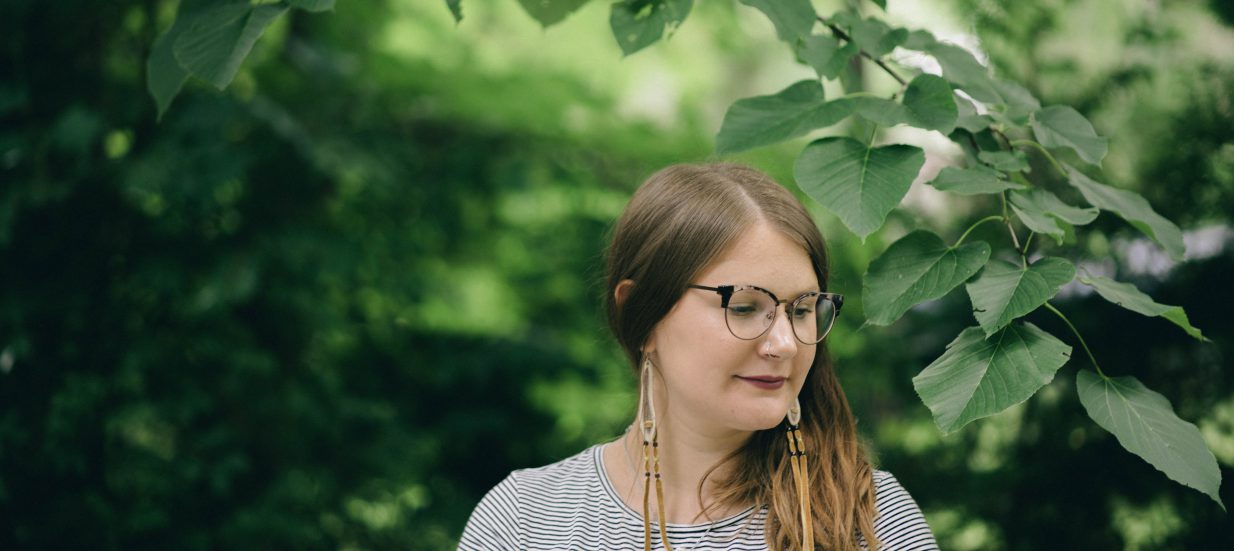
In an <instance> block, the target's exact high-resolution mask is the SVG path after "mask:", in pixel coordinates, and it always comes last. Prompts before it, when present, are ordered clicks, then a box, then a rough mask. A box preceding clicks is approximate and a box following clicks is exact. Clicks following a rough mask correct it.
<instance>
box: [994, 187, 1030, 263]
mask: <svg viewBox="0 0 1234 551" xmlns="http://www.w3.org/2000/svg"><path fill="white" fill-rule="evenodd" d="M998 198H999V200H1001V201H1002V202H1003V221H1005V222H1007V233H1010V234H1011V244H1012V245H1014V246H1015V250H1016V252H1018V253H1020V256H1021V257H1023V256H1024V249H1023V248H1022V247H1020V238H1018V237H1016V236H1015V227H1013V226H1012V225H1011V215H1009V214H1007V192H1006V191H1004V192H1002V193H1000V194H998Z"/></svg>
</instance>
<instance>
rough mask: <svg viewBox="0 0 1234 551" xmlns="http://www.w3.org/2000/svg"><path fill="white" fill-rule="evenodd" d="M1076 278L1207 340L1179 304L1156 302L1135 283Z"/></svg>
mask: <svg viewBox="0 0 1234 551" xmlns="http://www.w3.org/2000/svg"><path fill="white" fill-rule="evenodd" d="M1078 279H1079V280H1080V283H1083V284H1085V285H1088V286H1089V287H1092V288H1093V289H1096V291H1097V294H1099V295H1101V298H1104V299H1106V300H1108V301H1110V302H1113V303H1114V304H1117V305H1119V306H1122V307H1123V308H1126V309H1128V310H1131V311H1132V312H1136V313H1138V314H1143V315H1145V316H1149V317H1154V316H1161V317H1163V318H1165V319H1167V320H1169V321H1170V322H1171V323H1173V324H1174V325H1177V326H1179V327H1181V328H1183V331H1186V332H1187V334H1188V335H1191V336H1192V337H1195V338H1197V339H1199V340H1202V341H1206V342H1207V341H1208V338H1206V337H1205V336H1204V334H1203V333H1201V332H1200V330H1199V329H1197V328H1195V327H1194V326H1192V325H1191V320H1189V319H1187V313H1186V312H1184V311H1183V309H1182V307H1181V306H1170V305H1168V304H1161V303H1158V302H1157V301H1154V300H1153V299H1152V297H1150V296H1148V295H1146V294H1144V292H1143V291H1140V290H1139V289H1137V288H1136V286H1135V285H1132V284H1130V283H1123V282H1120V281H1114V280H1113V279H1110V278H1108V277H1101V276H1096V277H1084V276H1080V277H1079V278H1078Z"/></svg>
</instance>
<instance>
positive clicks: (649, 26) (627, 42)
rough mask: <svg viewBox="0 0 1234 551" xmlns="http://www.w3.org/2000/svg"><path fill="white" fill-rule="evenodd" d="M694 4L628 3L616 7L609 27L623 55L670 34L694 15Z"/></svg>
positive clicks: (666, 0) (674, 0) (682, 0)
mask: <svg viewBox="0 0 1234 551" xmlns="http://www.w3.org/2000/svg"><path fill="white" fill-rule="evenodd" d="M693 5H694V0H624V1H622V2H617V3H614V4H613V9H612V12H610V14H609V19H608V22H609V25H610V26H611V27H612V29H613V37H614V38H616V39H617V45H618V46H621V52H622V54H623V55H630V54H633V53H634V52H637V51H639V50H641V49H643V48H646V47H647V46H650V45H651V44H652V43H654V42H655V41H657V40H659V39H660V37H661V36H664V33H665V32H666V31H667V32H669V33H670V34H671V33H672V32H673V30H675V29H676V28H677V27H678V26H680V25H681V23H682V22H683V21H685V20H686V16H687V15H689V14H690V8H691V7H692V6H693Z"/></svg>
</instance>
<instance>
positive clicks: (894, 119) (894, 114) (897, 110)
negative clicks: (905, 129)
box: [836, 92, 916, 128]
mask: <svg viewBox="0 0 1234 551" xmlns="http://www.w3.org/2000/svg"><path fill="white" fill-rule="evenodd" d="M836 101H837V102H847V103H848V104H850V105H852V111H853V113H854V114H856V115H857V116H859V117H861V118H863V119H865V120H868V121H870V122H872V123H874V124H877V125H879V126H882V127H885V128H891V127H892V126H896V125H899V124H912V123H914V122H916V117H915V115H914V114H913V112H912V111H910V110H909V108H908V106H906V105H904V104H902V103H900V102H898V101H895V100H890V99H887V98H881V97H878V96H875V95H872V94H870V93H868V92H857V93H855V94H849V95H847V96H844V97H842V98H837V99H836Z"/></svg>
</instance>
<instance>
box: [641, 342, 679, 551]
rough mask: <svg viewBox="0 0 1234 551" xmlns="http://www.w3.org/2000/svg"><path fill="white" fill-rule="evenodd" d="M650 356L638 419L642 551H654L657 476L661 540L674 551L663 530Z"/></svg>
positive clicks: (642, 383)
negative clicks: (640, 431)
mask: <svg viewBox="0 0 1234 551" xmlns="http://www.w3.org/2000/svg"><path fill="white" fill-rule="evenodd" d="M651 386H652V385H651V357H650V356H647V357H645V358H644V359H643V377H642V381H641V384H640V387H641V388H640V392H639V400H638V402H639V407H638V410H639V419H640V421H641V423H640V425H641V427H642V429H643V551H651V510H650V509H651V478H652V473H653V472H654V473H655V479H656V482H655V485H656V507H657V511H656V512H657V513H658V514H659V519H660V541H661V542H663V543H664V549H665V551H673V546H672V545H670V544H669V542H668V534H667V533H666V532H665V529H664V483H663V482H661V481H660V442H659V440H658V436H659V435H658V432H657V430H656V404H655V399H654V397H653V396H652V390H651Z"/></svg>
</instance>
